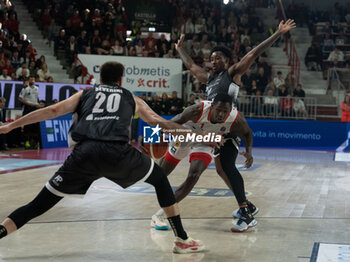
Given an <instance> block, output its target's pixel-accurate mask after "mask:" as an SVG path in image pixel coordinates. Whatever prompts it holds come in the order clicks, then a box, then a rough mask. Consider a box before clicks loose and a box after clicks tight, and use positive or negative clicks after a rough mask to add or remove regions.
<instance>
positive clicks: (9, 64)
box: [3, 60, 16, 75]
mask: <svg viewBox="0 0 350 262" xmlns="http://www.w3.org/2000/svg"><path fill="white" fill-rule="evenodd" d="M3 69H7V72H8V73H7V74H8V75H10V74H11V73H12V72H16V70H15V68H14V67H13V66H12V65H11V61H10V60H7V61H6V64H5V66H4V67H3Z"/></svg>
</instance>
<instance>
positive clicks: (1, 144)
mask: <svg viewBox="0 0 350 262" xmlns="http://www.w3.org/2000/svg"><path fill="white" fill-rule="evenodd" d="M5 104H6V99H5V98H4V97H0V125H1V124H3V123H6V108H5ZM0 150H4V151H7V150H9V149H8V147H7V143H6V135H5V134H1V135H0Z"/></svg>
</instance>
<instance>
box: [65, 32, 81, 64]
mask: <svg viewBox="0 0 350 262" xmlns="http://www.w3.org/2000/svg"><path fill="white" fill-rule="evenodd" d="M77 53H78V45H77V42H76V41H75V36H74V35H71V36H70V37H69V41H68V42H67V43H66V57H67V59H68V63H69V65H71V64H72V63H73V62H74V56H75V54H77Z"/></svg>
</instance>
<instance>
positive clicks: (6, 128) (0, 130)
mask: <svg viewBox="0 0 350 262" xmlns="http://www.w3.org/2000/svg"><path fill="white" fill-rule="evenodd" d="M11 130H12V128H11V125H10V123H2V122H0V134H7V133H8V132H10V131H11Z"/></svg>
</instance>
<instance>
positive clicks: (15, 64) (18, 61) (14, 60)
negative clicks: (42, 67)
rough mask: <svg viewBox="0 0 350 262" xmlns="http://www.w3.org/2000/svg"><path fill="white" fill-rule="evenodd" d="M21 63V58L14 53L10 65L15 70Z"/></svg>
mask: <svg viewBox="0 0 350 262" xmlns="http://www.w3.org/2000/svg"><path fill="white" fill-rule="evenodd" d="M23 62H24V60H23V58H20V57H19V56H18V51H14V52H13V55H12V57H11V65H12V66H13V67H14V68H15V69H16V70H17V69H18V68H19V67H20V66H21V64H22V63H23Z"/></svg>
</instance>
